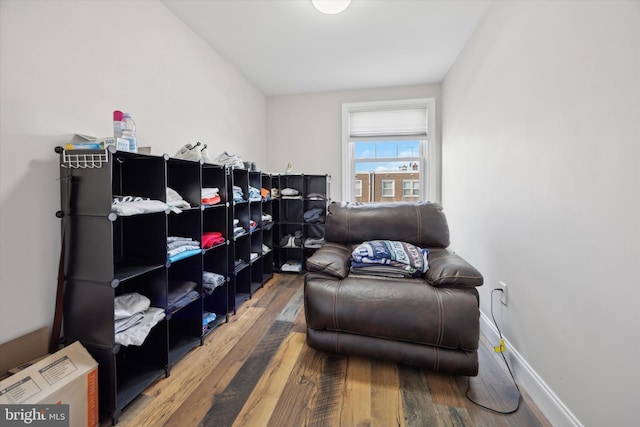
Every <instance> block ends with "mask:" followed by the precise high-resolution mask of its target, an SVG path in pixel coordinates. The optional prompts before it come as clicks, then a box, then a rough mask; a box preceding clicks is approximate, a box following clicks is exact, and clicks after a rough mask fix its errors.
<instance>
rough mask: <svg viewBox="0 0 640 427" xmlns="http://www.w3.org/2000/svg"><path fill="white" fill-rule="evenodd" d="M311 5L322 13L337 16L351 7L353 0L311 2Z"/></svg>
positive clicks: (318, 0) (317, 0)
mask: <svg viewBox="0 0 640 427" xmlns="http://www.w3.org/2000/svg"><path fill="white" fill-rule="evenodd" d="M311 3H313V6H314V7H315V8H316V9H318V10H319V11H320V12H322V13H326V14H327V15H335V14H336V13H340V12H342V11H344V10H345V9H346V8H347V7H349V4H350V3H351V0H311Z"/></svg>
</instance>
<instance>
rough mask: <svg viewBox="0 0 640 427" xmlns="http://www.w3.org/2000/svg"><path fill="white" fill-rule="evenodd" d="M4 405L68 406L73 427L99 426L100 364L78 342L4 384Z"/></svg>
mask: <svg viewBox="0 0 640 427" xmlns="http://www.w3.org/2000/svg"><path fill="white" fill-rule="evenodd" d="M0 404H12V405H35V404H51V405H55V404H68V405H69V422H70V423H69V425H70V426H72V427H76V426H77V427H80V426H83V427H84V426H90V427H95V426H97V425H98V423H99V418H98V363H97V362H96V361H95V360H94V359H93V357H91V355H90V354H89V353H88V352H87V350H86V349H85V348H84V347H83V346H82V344H80V342H75V343H73V344H71V345H69V346H67V347H65V348H63V349H62V350H60V351H58V352H56V353H54V354H52V355H49V356H47V357H45V358H44V359H42V360H40V361H39V362H36V363H34V364H33V365H31V366H29V367H28V368H26V369H24V370H22V371H20V372H18V373H17V374H14V375H12V376H10V377H9V378H6V379H5V380H2V381H0ZM23 407H24V406H23Z"/></svg>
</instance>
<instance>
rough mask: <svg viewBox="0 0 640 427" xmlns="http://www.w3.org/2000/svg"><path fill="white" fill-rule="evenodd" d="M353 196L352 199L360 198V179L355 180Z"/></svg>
mask: <svg viewBox="0 0 640 427" xmlns="http://www.w3.org/2000/svg"><path fill="white" fill-rule="evenodd" d="M353 195H354V197H362V180H361V179H356V182H355V189H354V193H353Z"/></svg>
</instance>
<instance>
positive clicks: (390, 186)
mask: <svg viewBox="0 0 640 427" xmlns="http://www.w3.org/2000/svg"><path fill="white" fill-rule="evenodd" d="M395 184H396V183H395V181H392V180H388V179H383V180H382V197H395V195H396V191H395V190H396V186H395Z"/></svg>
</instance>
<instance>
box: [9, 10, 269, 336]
mask: <svg viewBox="0 0 640 427" xmlns="http://www.w3.org/2000/svg"><path fill="white" fill-rule="evenodd" d="M0 50H1V51H2V54H1V55H0V97H1V98H0V123H1V124H2V127H1V130H0V152H1V155H0V191H1V192H0V236H1V239H0V342H5V341H7V340H9V339H11V338H14V337H16V336H19V335H22V334H24V333H26V332H29V331H31V330H33V329H36V328H39V327H42V326H49V325H51V321H52V316H53V309H54V295H55V287H56V275H57V259H58V256H59V247H60V237H59V226H60V223H59V220H58V219H57V218H56V217H55V216H54V214H55V212H56V210H58V209H59V183H58V181H57V177H58V174H59V171H58V157H57V155H56V154H55V153H54V151H53V149H54V147H55V146H57V145H61V144H63V143H65V142H67V141H68V138H69V137H70V136H71V134H73V133H85V134H90V135H95V136H108V135H110V134H112V132H113V131H112V127H111V126H112V125H111V117H112V111H113V110H114V109H122V110H124V111H128V112H130V113H131V114H132V115H133V117H134V119H135V120H136V122H137V125H138V139H139V144H140V145H142V146H151V147H152V153H153V154H163V153H168V154H170V155H173V154H174V153H175V152H176V151H177V150H178V148H179V147H180V146H181V145H183V144H185V143H186V142H195V141H202V142H205V143H207V144H208V148H209V151H210V153H211V154H212V155H214V156H217V155H218V154H220V153H221V152H222V151H224V150H228V151H230V152H232V153H238V154H240V155H241V157H243V158H244V159H245V160H255V161H257V163H258V164H264V163H265V142H266V122H265V120H266V98H265V97H264V96H263V95H262V94H261V93H260V92H259V91H258V90H257V89H256V88H255V87H254V86H253V85H251V84H250V83H248V81H246V80H245V79H244V77H242V76H241V75H240V74H239V73H238V72H237V71H236V70H235V69H234V68H232V67H231V66H230V65H229V64H228V63H227V62H226V61H225V60H224V59H222V58H221V57H220V56H219V55H218V54H217V53H216V52H214V51H213V50H212V49H211V48H210V47H209V46H208V45H206V44H205V43H204V42H203V41H202V40H201V39H199V38H198V37H196V36H195V35H194V34H193V33H192V32H191V31H190V30H189V29H187V28H186V27H185V26H184V25H183V24H182V22H180V21H179V20H178V19H177V18H176V17H175V16H174V15H173V14H171V13H170V12H169V10H168V9H167V8H166V7H165V6H163V5H162V4H161V3H160V2H158V1H155V0H154V1H125V2H120V1H90V2H89V1H59V0H55V1H17V0H2V1H1V2H0Z"/></svg>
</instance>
